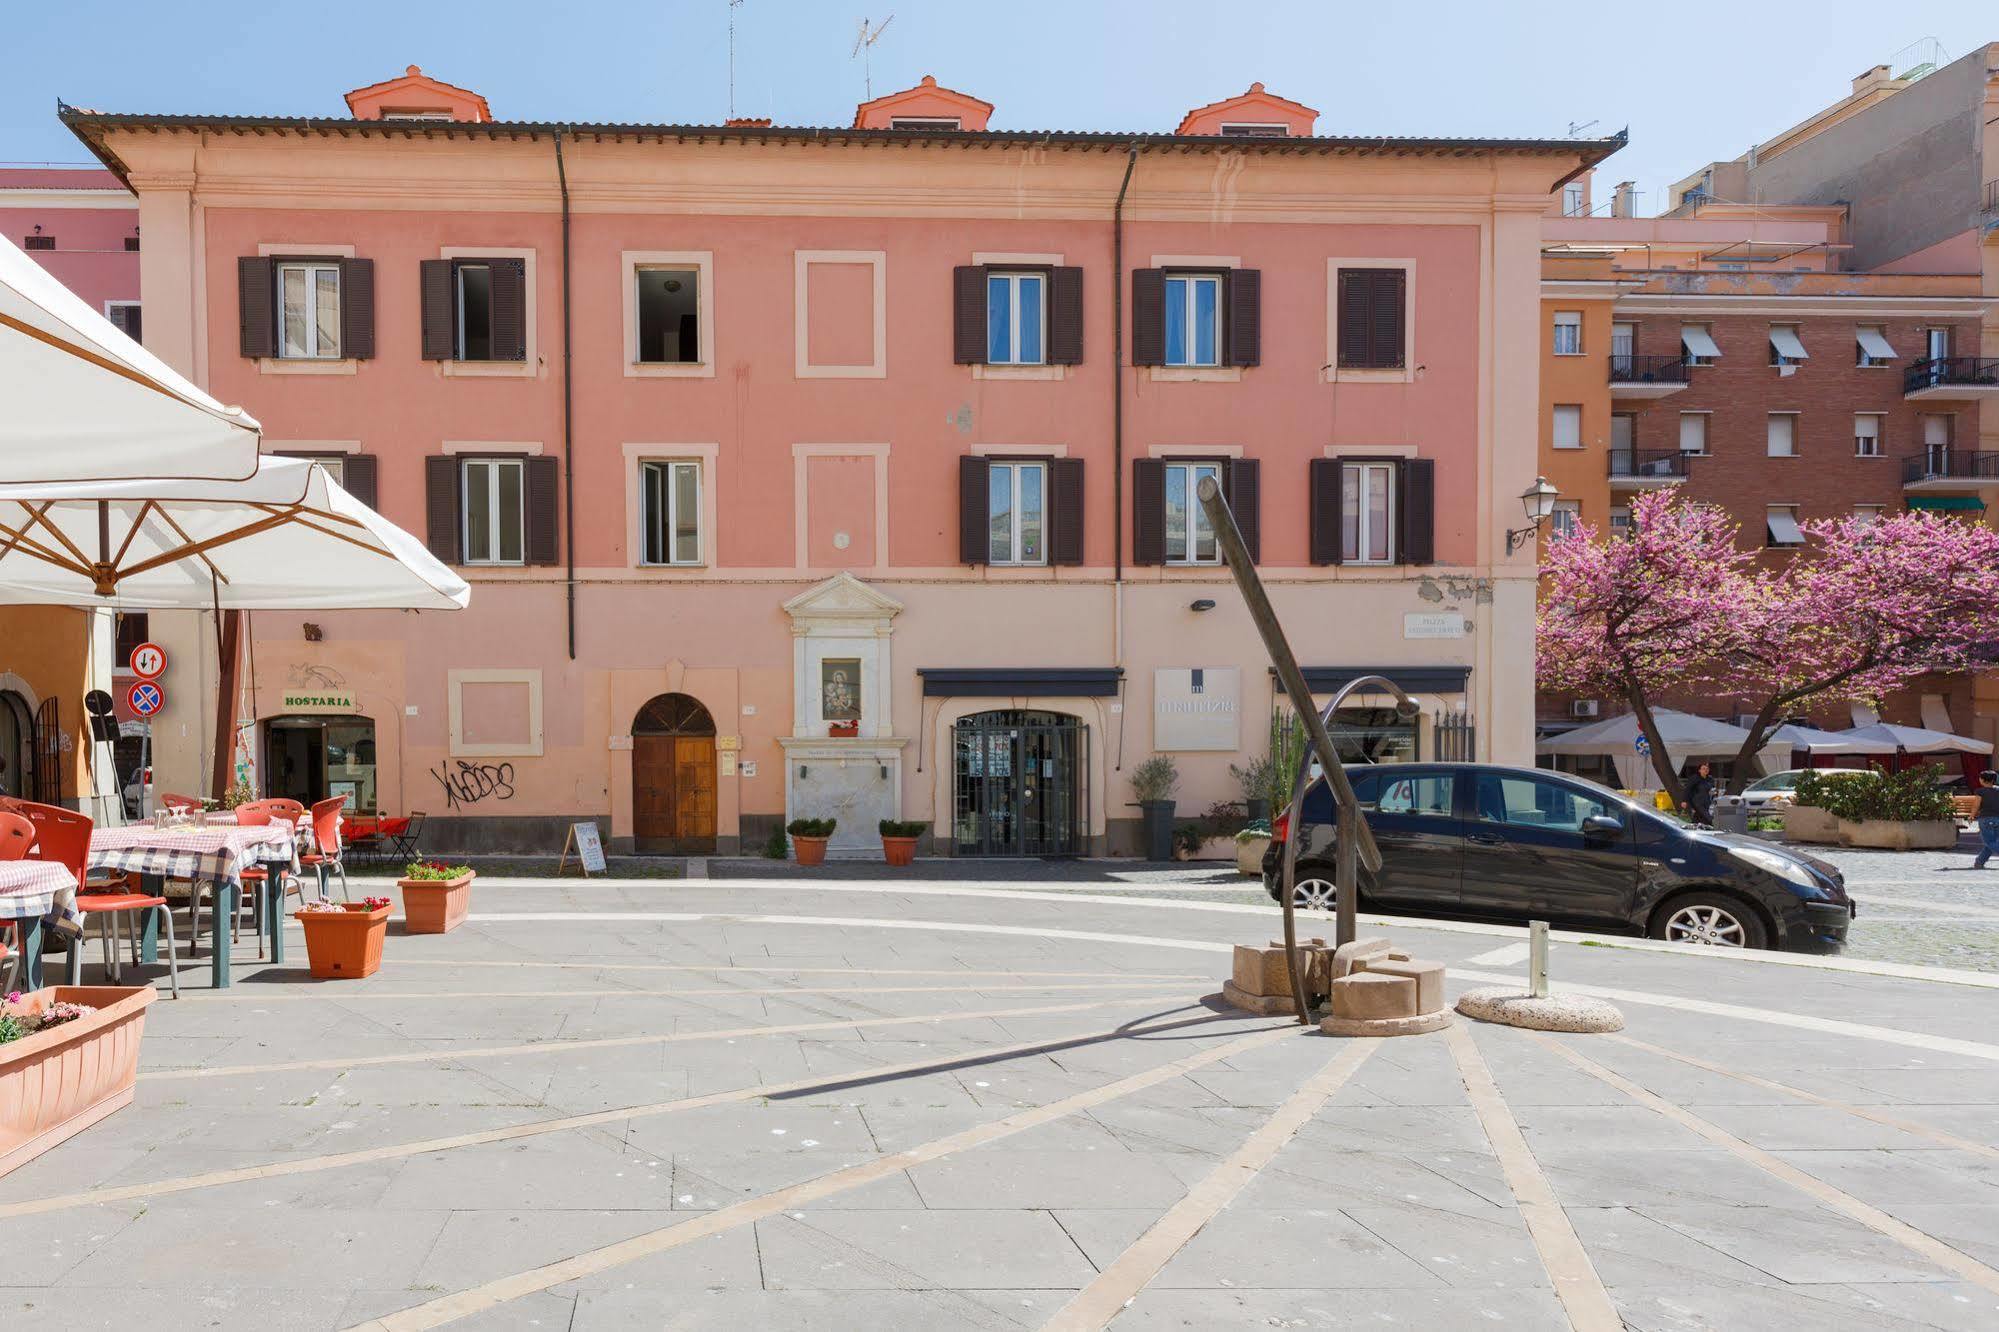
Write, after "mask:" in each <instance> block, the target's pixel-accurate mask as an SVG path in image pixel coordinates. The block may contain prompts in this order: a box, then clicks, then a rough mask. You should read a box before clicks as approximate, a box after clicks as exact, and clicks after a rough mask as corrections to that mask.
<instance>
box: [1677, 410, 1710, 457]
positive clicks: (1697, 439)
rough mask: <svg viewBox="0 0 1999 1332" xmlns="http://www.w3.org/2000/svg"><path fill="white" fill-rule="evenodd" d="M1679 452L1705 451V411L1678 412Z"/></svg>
mask: <svg viewBox="0 0 1999 1332" xmlns="http://www.w3.org/2000/svg"><path fill="white" fill-rule="evenodd" d="M1680 452H1682V453H1705V452H1707V415H1706V414H1705V413H1703V412H1681V413H1680Z"/></svg>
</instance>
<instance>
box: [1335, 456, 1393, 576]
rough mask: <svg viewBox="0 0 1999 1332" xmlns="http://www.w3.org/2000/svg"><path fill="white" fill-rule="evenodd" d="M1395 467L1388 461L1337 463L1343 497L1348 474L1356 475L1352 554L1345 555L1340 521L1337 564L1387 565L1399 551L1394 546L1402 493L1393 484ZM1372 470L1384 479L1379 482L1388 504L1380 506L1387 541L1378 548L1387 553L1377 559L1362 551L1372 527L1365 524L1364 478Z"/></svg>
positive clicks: (1370, 536)
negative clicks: (1382, 486)
mask: <svg viewBox="0 0 1999 1332" xmlns="http://www.w3.org/2000/svg"><path fill="white" fill-rule="evenodd" d="M1399 470H1400V469H1399V468H1398V467H1397V466H1396V465H1395V464H1394V463H1392V462H1349V463H1341V464H1340V491H1341V494H1342V495H1343V496H1344V494H1345V491H1346V484H1347V475H1348V473H1353V474H1354V475H1355V478H1356V479H1355V483H1354V500H1355V503H1354V525H1353V531H1354V547H1353V548H1354V553H1353V554H1352V555H1351V556H1349V555H1348V554H1347V552H1346V531H1345V527H1346V524H1345V523H1344V522H1342V523H1341V524H1340V526H1341V529H1342V530H1341V532H1340V563H1341V564H1360V565H1387V564H1393V563H1395V561H1396V557H1397V555H1398V554H1399V553H1400V552H1398V551H1397V550H1396V548H1395V542H1396V535H1397V533H1396V529H1397V528H1398V527H1400V526H1401V523H1400V522H1399V521H1398V519H1399V518H1400V517H1401V513H1400V509H1401V504H1402V496H1401V495H1400V494H1399V493H1398V491H1397V489H1396V484H1395V483H1396V475H1395V474H1396V472H1397V471H1399ZM1376 472H1378V473H1380V474H1381V476H1382V477H1383V478H1384V480H1383V484H1384V485H1385V486H1386V487H1387V491H1388V503H1387V505H1385V506H1384V512H1385V513H1386V515H1387V523H1388V531H1387V532H1386V533H1384V535H1385V536H1386V537H1387V540H1386V541H1385V542H1384V543H1383V544H1382V549H1383V550H1385V551H1387V552H1388V553H1387V554H1386V555H1385V556H1383V557H1382V558H1380V559H1375V558H1373V557H1371V556H1369V555H1367V554H1365V553H1364V552H1365V551H1366V550H1367V548H1368V546H1369V544H1371V543H1370V538H1372V537H1373V535H1374V531H1373V529H1372V528H1371V527H1369V526H1368V524H1369V522H1370V520H1371V516H1370V514H1369V511H1368V507H1367V479H1368V475H1369V474H1370V473H1376Z"/></svg>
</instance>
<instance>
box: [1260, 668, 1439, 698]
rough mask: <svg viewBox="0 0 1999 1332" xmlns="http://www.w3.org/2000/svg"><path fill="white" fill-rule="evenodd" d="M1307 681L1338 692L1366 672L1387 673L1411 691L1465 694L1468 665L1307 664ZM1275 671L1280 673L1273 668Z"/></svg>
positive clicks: (1321, 689)
mask: <svg viewBox="0 0 1999 1332" xmlns="http://www.w3.org/2000/svg"><path fill="white" fill-rule="evenodd" d="M1300 669H1301V670H1303V671H1304V673H1305V684H1306V686H1307V687H1309V688H1310V689H1311V691H1312V692H1313V693H1315V694H1337V693H1338V692H1339V691H1340V690H1342V689H1344V688H1346V687H1347V685H1349V684H1351V683H1352V682H1353V681H1355V680H1358V679H1360V677H1361V676H1363V675H1385V676H1387V677H1388V678H1389V679H1391V680H1393V681H1395V683H1397V684H1399V685H1401V686H1402V687H1403V689H1405V690H1407V691H1408V692H1409V693H1412V694H1462V693H1464V692H1465V683H1466V681H1468V680H1470V679H1471V667H1469V666H1304V667H1301V668H1300ZM1271 674H1272V675H1275V674H1277V672H1276V671H1275V670H1274V669H1273V670H1272V671H1271Z"/></svg>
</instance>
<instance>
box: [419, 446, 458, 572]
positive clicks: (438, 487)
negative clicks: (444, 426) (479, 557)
mask: <svg viewBox="0 0 1999 1332" xmlns="http://www.w3.org/2000/svg"><path fill="white" fill-rule="evenodd" d="M462 480H463V476H462V474H461V472H460V471H459V467H458V459H456V458H452V457H446V456H438V457H431V458H425V459H424V460H423V489H424V497H423V510H424V524H423V529H424V530H423V535H424V545H425V546H427V547H429V549H430V553H431V554H432V555H435V556H436V557H437V558H438V559H440V560H443V561H444V562H445V563H446V564H457V563H460V562H461V560H462V558H463V557H462V555H461V554H460V552H459V544H458V543H459V537H460V534H461V532H462V531H463V524H462V521H461V519H460V517H459V509H460V508H461V504H460V499H459V486H460V483H461V482H462Z"/></svg>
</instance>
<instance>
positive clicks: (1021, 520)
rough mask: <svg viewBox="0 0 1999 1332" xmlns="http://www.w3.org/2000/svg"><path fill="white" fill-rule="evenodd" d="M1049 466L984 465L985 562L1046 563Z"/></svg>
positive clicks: (1030, 464) (1031, 463)
mask: <svg viewBox="0 0 1999 1332" xmlns="http://www.w3.org/2000/svg"><path fill="white" fill-rule="evenodd" d="M1047 540H1048V465H1047V464H1046V463H1041V462H1002V461H993V462H989V463H988V464H987V466H986V563H988V564H1046V563H1048V544H1047Z"/></svg>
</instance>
